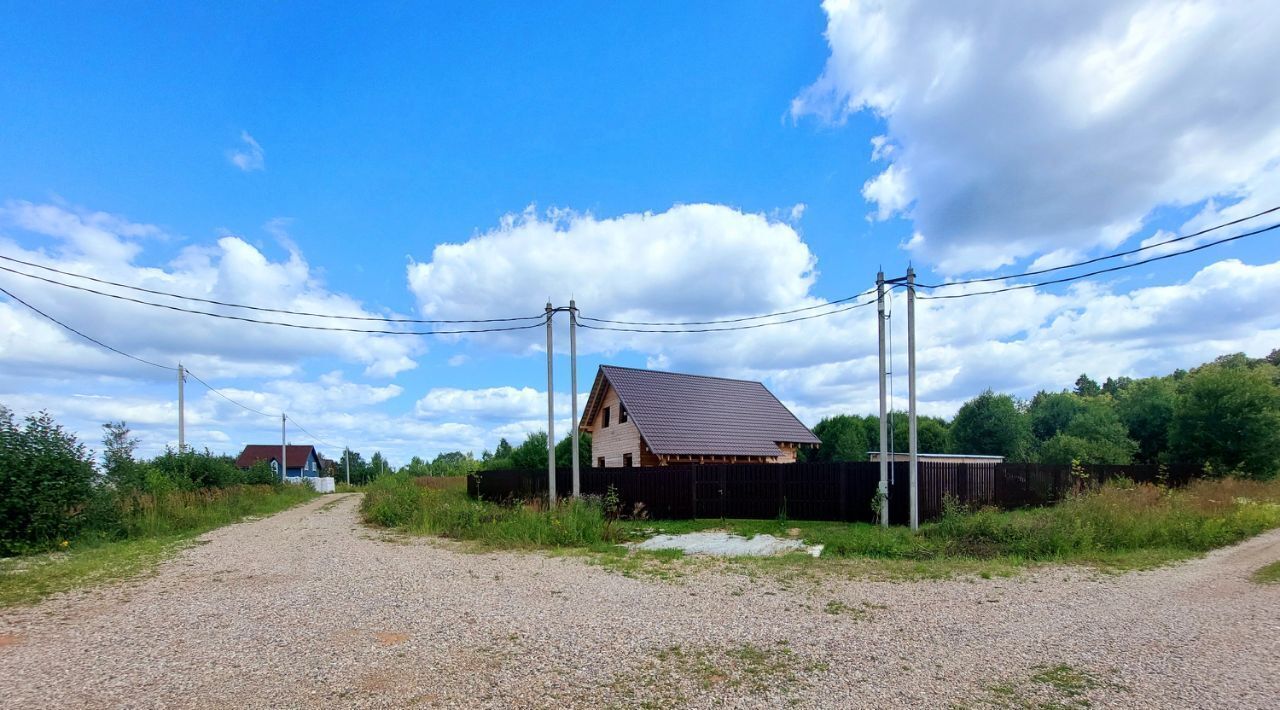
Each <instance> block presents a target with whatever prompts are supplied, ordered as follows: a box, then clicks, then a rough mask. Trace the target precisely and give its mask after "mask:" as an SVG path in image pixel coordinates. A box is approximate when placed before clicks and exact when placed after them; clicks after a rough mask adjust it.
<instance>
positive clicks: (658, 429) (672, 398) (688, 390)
mask: <svg viewBox="0 0 1280 710" xmlns="http://www.w3.org/2000/svg"><path fill="white" fill-rule="evenodd" d="M606 382H607V383H608V384H609V385H610V386H612V387H613V389H614V391H615V392H617V393H618V398H619V399H620V400H622V406H624V407H626V408H627V414H628V416H629V417H630V420H631V421H632V422H634V423H635V425H636V428H637V429H639V430H640V435H641V436H642V437H644V440H645V443H647V444H648V445H649V449H650V450H651V451H653V453H655V454H659V455H680V454H686V455H707V456H779V455H781V453H782V452H781V451H780V450H779V449H778V443H779V442H785V443H792V444H819V443H821V440H820V439H818V437H816V436H814V435H813V432H811V431H809V428H808V427H806V426H805V425H804V424H801V423H800V420H799V419H796V417H795V415H794V414H792V413H791V410H789V409H787V408H786V407H785V406H783V404H782V402H779V401H778V398H777V397H774V396H773V393H772V392H770V391H769V390H768V389H766V388H765V386H764V385H763V384H761V383H759V382H752V381H750V380H730V379H726V378H723V377H707V376H705V375H685V374H681V373H678V372H660V371H657V370H637V369H634V368H630V367H616V366H613V365H601V366H600V371H599V372H598V373H597V374H596V381H595V384H594V385H593V386H592V388H591V397H590V398H589V399H588V400H587V407H586V410H585V411H584V412H583V416H582V422H581V423H580V424H579V426H580V427H582V428H585V427H586V426H587V425H588V423H589V422H591V421H592V420H594V419H595V415H596V412H597V411H598V410H599V408H600V407H601V406H602V404H603V399H604V396H603V395H604V387H603V385H604V383H606Z"/></svg>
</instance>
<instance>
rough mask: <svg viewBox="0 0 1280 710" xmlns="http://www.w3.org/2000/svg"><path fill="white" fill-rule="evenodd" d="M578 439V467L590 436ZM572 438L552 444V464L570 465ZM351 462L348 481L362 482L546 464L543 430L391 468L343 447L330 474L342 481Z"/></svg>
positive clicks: (587, 454)
mask: <svg viewBox="0 0 1280 710" xmlns="http://www.w3.org/2000/svg"><path fill="white" fill-rule="evenodd" d="M578 439H579V447H578V448H579V455H578V461H579V464H578V465H579V466H581V467H583V468H590V467H591V435H590V434H587V433H582V434H580V435H579V437H578ZM572 448H573V441H572V439H571V438H570V437H568V436H566V437H564V438H563V439H561V440H560V441H559V442H558V443H556V466H561V467H565V468H568V467H569V466H571V465H572V462H573V458H572V456H573V454H572V453H571V449H572ZM348 457H350V461H351V484H352V485H365V484H368V483H371V482H373V481H375V480H377V479H378V478H379V477H380V476H383V475H387V474H391V473H403V474H408V475H410V476H414V477H420V476H465V475H467V474H470V473H475V472H477V471H495V470H499V469H512V468H522V469H534V470H537V469H545V468H546V467H547V433H546V432H545V431H535V432H532V433H529V434H527V435H525V439H524V441H523V442H521V443H520V444H519V445H518V446H512V445H511V442H509V441H507V440H506V438H502V439H499V441H498V445H497V446H495V447H494V449H493V450H492V451H489V450H488V449H486V450H485V451H483V452H481V454H480V456H479V457H478V458H477V457H476V456H475V454H473V453H472V452H470V451H467V452H462V451H446V452H441V453H439V454H437V455H436V457H435V458H434V459H432V460H431V461H427V460H426V459H424V458H422V457H421V456H414V457H413V458H411V459H409V462H408V463H406V464H405V465H403V466H401V467H399V468H394V467H391V466H388V465H387V464H386V460H385V459H384V458H383V457H382V454H381V453H380V452H374V454H373V456H372V458H371V459H370V460H369V461H365V460H364V458H363V457H362V456H361V455H360V452H358V451H351V450H350V449H344V450H343V452H342V455H341V456H340V457H339V458H338V459H337V460H336V461H334V464H335V466H334V468H333V469H332V473H330V474H328V475H333V476H336V477H337V478H338V480H345V476H346V468H345V464H346V460H347V458H348Z"/></svg>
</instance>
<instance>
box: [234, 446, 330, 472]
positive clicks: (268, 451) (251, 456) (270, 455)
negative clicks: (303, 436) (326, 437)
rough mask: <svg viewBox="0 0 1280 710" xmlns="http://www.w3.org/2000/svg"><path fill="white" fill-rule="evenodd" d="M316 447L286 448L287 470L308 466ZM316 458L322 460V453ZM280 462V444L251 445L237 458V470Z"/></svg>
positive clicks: (317, 453) (317, 454)
mask: <svg viewBox="0 0 1280 710" xmlns="http://www.w3.org/2000/svg"><path fill="white" fill-rule="evenodd" d="M315 449H316V447H314V446H310V445H303V444H289V445H288V446H287V447H285V454H284V455H285V456H286V457H287V458H288V462H287V463H286V464H285V468H302V467H303V466H305V465H306V464H307V456H308V455H310V454H311V452H312V451H315ZM316 458H317V459H319V458H320V452H318V451H317V452H316ZM272 460H275V461H279V460H280V445H279V444H249V445H248V446H246V447H244V451H241V452H240V456H239V457H237V458H236V468H249V467H250V466H252V465H254V464H255V463H257V462H259V461H272Z"/></svg>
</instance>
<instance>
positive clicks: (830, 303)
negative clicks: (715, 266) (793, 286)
mask: <svg viewBox="0 0 1280 710" xmlns="http://www.w3.org/2000/svg"><path fill="white" fill-rule="evenodd" d="M872 291H875V289H874V288H870V289H867V290H866V291H863V292H862V293H855V294H853V295H852V296H845V297H844V298H837V299H836V300H834V301H827V302H826V303H819V304H817V305H814V306H805V307H803V308H793V309H791V310H789V311H778V312H776V313H763V314H761V315H758V316H743V317H741V318H721V319H718V320H688V321H643V320H609V319H607V318H591V317H588V316H583V315H579V316H578V320H589V321H592V322H595V323H612V324H614V325H673V326H674V325H719V324H724V323H743V322H746V321H750V320H761V319H764V318H774V317H776V316H786V315H791V314H792V313H803V312H804V311H812V310H815V309H818V308H826V307H828V306H836V305H839V304H841V303H847V302H849V301H852V300H854V299H856V298H861V297H862V296H865V295H867V294H869V293H871V292H872ZM837 312H838V311H837ZM584 327H586V326H584ZM597 330H604V329H603V328H598V329H597Z"/></svg>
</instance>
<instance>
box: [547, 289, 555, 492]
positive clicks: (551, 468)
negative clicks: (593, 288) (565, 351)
mask: <svg viewBox="0 0 1280 710" xmlns="http://www.w3.org/2000/svg"><path fill="white" fill-rule="evenodd" d="M554 313H555V309H553V308H552V307H551V301H547V479H548V480H547V498H548V500H549V501H550V502H551V506H552V507H555V504H556V405H555V396H556V390H555V386H554V384H553V382H552V374H551V373H552V370H551V358H552V356H553V355H554V352H553V351H552V348H551V321H552V316H553V314H554Z"/></svg>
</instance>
